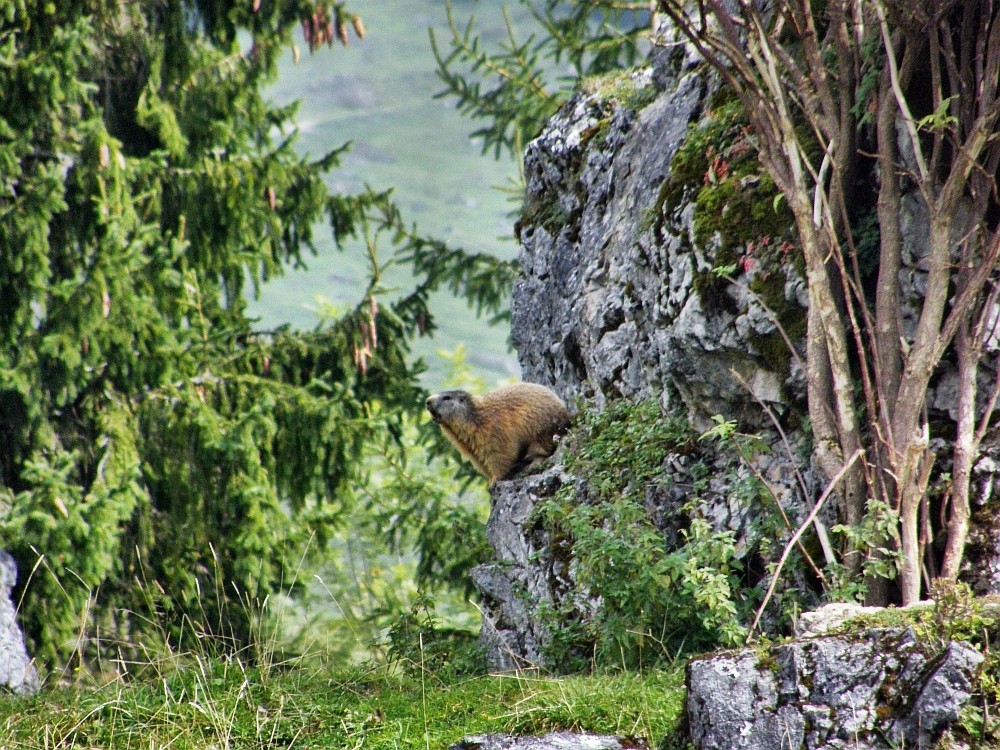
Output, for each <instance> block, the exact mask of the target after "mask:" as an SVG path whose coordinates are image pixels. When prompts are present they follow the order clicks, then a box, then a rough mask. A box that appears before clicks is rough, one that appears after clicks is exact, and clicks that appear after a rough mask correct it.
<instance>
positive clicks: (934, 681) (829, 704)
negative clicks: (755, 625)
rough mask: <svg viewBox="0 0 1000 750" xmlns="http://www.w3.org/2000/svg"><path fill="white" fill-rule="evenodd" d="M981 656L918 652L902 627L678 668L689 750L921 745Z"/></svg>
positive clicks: (960, 698)
mask: <svg viewBox="0 0 1000 750" xmlns="http://www.w3.org/2000/svg"><path fill="white" fill-rule="evenodd" d="M982 660H983V656H982V654H980V653H979V652H978V651H976V650H975V649H974V648H972V647H971V646H969V645H968V644H964V643H954V642H953V643H949V644H947V645H946V646H945V647H944V648H943V649H942V650H941V651H940V652H937V653H928V652H927V648H926V646H925V645H921V644H920V643H919V642H918V641H917V639H916V637H915V636H914V634H913V631H912V630H911V629H909V628H877V629H871V630H867V631H864V632H862V633H859V634H856V635H836V636H825V637H819V638H811V639H802V640H799V641H794V642H792V643H789V644H787V645H783V646H778V647H776V648H774V649H772V650H771V651H770V652H767V653H764V654H762V653H761V652H758V651H755V650H752V649H746V650H743V651H739V652H735V653H732V652H731V653H724V654H717V655H712V656H709V657H704V658H700V659H695V660H693V661H691V663H690V664H689V665H688V673H687V688H688V695H687V715H688V722H689V731H690V740H691V742H692V744H693V746H694V747H695V748H696V749H697V750H737V749H741V750H781V749H788V750H798V748H808V749H809V750H840V749H842V748H843V749H845V750H846V748H851V749H852V750H881V749H883V748H894V747H907V748H931V747H933V746H934V744H935V743H936V742H937V740H938V739H939V738H940V737H941V735H942V733H943V732H945V731H946V730H947V729H948V728H949V727H951V725H952V724H954V723H955V722H956V721H957V720H958V718H959V713H960V712H961V710H962V708H963V707H964V706H965V705H966V704H967V703H968V701H969V698H970V692H971V686H972V683H973V678H974V675H975V671H976V668H977V666H978V665H979V664H980V663H981V662H982Z"/></svg>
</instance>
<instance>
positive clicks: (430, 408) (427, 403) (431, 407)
mask: <svg viewBox="0 0 1000 750" xmlns="http://www.w3.org/2000/svg"><path fill="white" fill-rule="evenodd" d="M436 399H437V396H428V397H427V400H426V401H424V406H426V407H427V411H429V412H430V413H431V414H434V402H435V400H436Z"/></svg>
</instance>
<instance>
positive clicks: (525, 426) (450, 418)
mask: <svg viewBox="0 0 1000 750" xmlns="http://www.w3.org/2000/svg"><path fill="white" fill-rule="evenodd" d="M427 410H428V411H429V412H430V413H431V416H432V417H433V418H434V421H435V422H437V423H438V424H439V425H441V429H442V431H443V432H444V434H445V436H446V437H447V438H448V439H449V440H450V441H451V442H452V444H453V445H454V446H455V447H456V448H458V450H459V452H460V453H461V454H462V455H463V456H465V457H466V458H468V459H469V460H470V461H472V463H474V464H475V465H476V468H477V469H479V471H481V472H482V473H483V474H484V475H486V477H487V478H488V479H489V480H490V484H493V482H495V481H497V480H498V479H503V478H504V477H507V476H510V475H511V474H513V473H516V472H517V471H520V470H521V469H523V468H525V467H526V466H528V465H529V464H531V463H532V462H534V461H536V460H538V459H540V458H545V457H546V456H551V455H552V453H553V452H554V451H555V449H556V437H557V436H558V435H559V434H560V433H561V432H562V431H563V430H564V429H565V428H566V427H567V425H568V424H569V420H570V417H569V412H568V411H566V405H565V404H564V403H563V401H562V399H561V398H559V397H558V396H557V395H556V394H555V393H553V392H552V391H550V390H549V389H548V388H546V387H545V386H541V385H536V384H534V383H516V384H515V385H509V386H505V387H503V388H499V389H498V390H495V391H493V392H491V393H487V394H486V395H484V396H472V395H470V394H468V393H466V392H465V391H445V392H443V393H438V394H437V395H434V396H431V397H430V398H428V399H427Z"/></svg>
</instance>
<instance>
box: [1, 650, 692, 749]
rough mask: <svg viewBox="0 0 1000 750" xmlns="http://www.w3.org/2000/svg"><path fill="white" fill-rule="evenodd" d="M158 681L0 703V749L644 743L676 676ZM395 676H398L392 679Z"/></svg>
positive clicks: (674, 704) (198, 676) (299, 672)
mask: <svg viewBox="0 0 1000 750" xmlns="http://www.w3.org/2000/svg"><path fill="white" fill-rule="evenodd" d="M177 666H178V667H179V668H172V669H171V670H170V672H169V674H167V675H150V676H146V677H143V678H140V679H137V680H135V681H134V682H124V681H119V680H115V681H113V682H111V683H108V684H106V685H103V686H101V687H96V688H95V687H89V688H58V689H55V690H46V691H45V692H43V693H42V694H41V695H40V696H37V697H34V698H19V699H13V700H11V699H7V700H5V701H3V702H0V747H3V748H5V749H6V750H15V749H20V748H24V749H25V750H27V749H28V748H32V749H33V750H34V749H37V748H57V747H58V748H88V749H90V748H115V750H126V749H129V748H135V749H136V750H138V749H139V748H142V749H143V750H159V749H160V748H171V749H172V750H188V749H190V750H195V749H197V750H205V748H218V749H219V750H221V749H223V748H232V749H233V750H238V749H242V748H361V747H364V748H366V749H368V750H380V749H382V748H385V749H386V750H388V749H390V748H392V749H394V750H395V749H397V748H446V747H448V746H449V745H451V744H452V743H454V742H457V741H458V740H460V739H461V738H462V737H464V736H467V735H470V734H482V733H488V732H510V733H514V734H518V735H528V734H542V733H545V732H549V731H554V730H563V729H565V730H579V731H591V732H596V733H605V734H615V735H619V736H626V737H634V738H637V739H643V740H645V741H647V742H648V743H649V744H650V745H651V746H656V745H658V744H659V742H660V740H662V738H663V737H664V736H666V735H667V734H669V733H671V732H673V731H674V729H675V728H676V726H677V723H678V721H679V717H680V711H681V701H682V690H681V683H682V670H680V669H679V668H678V669H674V670H672V671H667V672H656V673H652V674H649V675H646V676H639V675H635V674H621V675H614V676H592V677H571V678H562V679H554V678H547V677H538V676H524V675H522V676H481V677H472V678H464V679H460V678H453V679H451V680H443V679H442V678H440V677H439V676H437V675H435V674H433V673H431V672H429V671H424V672H421V671H419V670H417V671H416V672H415V673H414V674H415V676H412V675H407V676H403V675H401V674H399V673H393V672H390V671H389V670H388V669H387V668H385V667H376V668H366V669H352V670H350V671H340V672H330V671H328V670H326V669H320V668H316V669H310V668H308V667H304V666H296V667H295V668H288V669H283V668H270V669H268V670H260V669H249V668H247V667H245V666H243V665H241V664H240V663H238V662H235V661H228V662H225V661H206V660H204V659H192V660H190V663H187V664H186V665H184V666H179V665H177ZM397 672H398V671H397Z"/></svg>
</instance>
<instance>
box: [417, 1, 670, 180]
mask: <svg viewBox="0 0 1000 750" xmlns="http://www.w3.org/2000/svg"><path fill="white" fill-rule="evenodd" d="M520 3H521V5H524V6H526V7H527V9H528V11H529V12H530V14H531V16H532V17H533V19H534V21H535V22H536V23H537V26H538V29H539V31H540V32H541V33H540V34H535V33H533V34H530V35H529V36H527V37H526V38H524V39H523V40H521V39H520V38H519V36H518V33H517V31H516V30H515V28H514V24H513V23H512V21H511V18H510V15H509V14H508V12H507V9H506V7H504V20H505V21H506V24H507V39H506V40H505V41H504V42H502V43H500V44H499V45H498V46H497V47H496V48H491V45H489V44H487V43H485V42H484V41H483V40H482V39H481V38H480V36H479V35H478V34H477V33H476V27H475V19H473V18H470V19H469V20H468V21H467V22H466V24H465V25H464V27H460V26H459V24H458V21H457V20H456V19H455V14H454V9H453V8H452V4H451V2H448V3H446V6H447V9H448V24H449V29H450V32H451V38H450V39H449V40H448V48H447V49H445V48H444V47H443V46H442V45H441V44H439V42H438V40H437V38H436V37H435V36H434V33H433V32H431V45H432V46H433V48H434V55H435V57H436V58H437V61H438V75H439V76H440V78H441V80H442V81H443V82H444V84H445V88H444V90H443V91H442V92H441V93H440V94H439V96H451V97H454V98H455V99H457V100H458V107H459V109H460V110H461V111H462V113H463V114H465V115H467V116H468V117H470V118H472V119H473V120H485V124H484V125H483V126H482V127H481V128H479V129H478V130H476V131H475V132H474V133H473V135H475V136H476V137H479V138H481V139H482V142H483V151H484V152H485V151H488V150H490V149H492V150H493V153H494V155H495V156H497V157H499V156H500V154H501V153H504V152H507V153H509V154H510V155H511V156H513V157H514V158H516V159H518V160H520V159H521V156H522V154H521V152H522V151H523V149H524V146H525V145H526V144H527V142H528V140H529V139H531V138H533V137H534V136H535V135H537V134H538V133H539V132H540V131H541V129H542V126H543V125H544V124H545V122H546V121H547V120H548V119H549V118H550V117H551V116H552V115H553V114H555V111H556V110H557V109H558V108H559V107H560V105H562V104H563V103H564V102H565V101H566V100H567V99H568V98H569V96H570V94H572V92H573V90H574V89H575V87H576V84H577V82H578V80H579V79H580V78H582V77H584V76H592V75H600V74H603V73H608V72H611V71H616V70H621V69H622V68H626V67H629V66H631V65H634V64H635V63H636V62H637V61H638V60H639V59H640V57H641V55H642V42H643V39H644V38H645V37H646V36H647V35H648V31H649V26H650V14H649V4H648V3H641V2H619V1H618V0H542V1H541V2H535V1H533V0H520ZM567 66H568V69H569V70H568V71H567V72H563V73H562V74H560V73H559V72H558V71H560V70H563V71H565V69H566V68H567ZM552 78H555V83H552V82H551V80H550V79H552Z"/></svg>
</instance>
